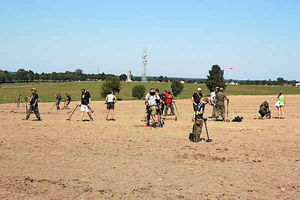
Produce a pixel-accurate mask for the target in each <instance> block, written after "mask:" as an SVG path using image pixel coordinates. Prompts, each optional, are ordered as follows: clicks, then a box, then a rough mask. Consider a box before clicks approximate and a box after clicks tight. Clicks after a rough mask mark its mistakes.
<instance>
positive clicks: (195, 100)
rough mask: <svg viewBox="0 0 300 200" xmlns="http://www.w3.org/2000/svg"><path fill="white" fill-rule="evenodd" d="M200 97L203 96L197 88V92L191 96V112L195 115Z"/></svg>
mask: <svg viewBox="0 0 300 200" xmlns="http://www.w3.org/2000/svg"><path fill="white" fill-rule="evenodd" d="M202 97H203V95H202V92H201V88H198V89H197V91H196V92H195V93H194V94H193V96H192V103H193V110H194V112H195V115H196V112H197V110H198V105H199V104H200V102H201V99H202Z"/></svg>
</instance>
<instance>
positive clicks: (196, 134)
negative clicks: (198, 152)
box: [189, 124, 201, 142]
mask: <svg viewBox="0 0 300 200" xmlns="http://www.w3.org/2000/svg"><path fill="white" fill-rule="evenodd" d="M199 128H200V127H199V126H198V125H196V124H194V125H193V132H192V133H190V135H189V139H190V141H191V142H200V141H201V139H200V133H201V132H200V131H199V130H198V129H199Z"/></svg>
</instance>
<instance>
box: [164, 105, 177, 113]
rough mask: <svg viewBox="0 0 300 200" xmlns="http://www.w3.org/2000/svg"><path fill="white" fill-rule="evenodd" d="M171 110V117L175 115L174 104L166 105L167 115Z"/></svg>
mask: <svg viewBox="0 0 300 200" xmlns="http://www.w3.org/2000/svg"><path fill="white" fill-rule="evenodd" d="M169 108H170V109H171V115H175V112H174V105H173V103H166V108H165V115H168V110H169Z"/></svg>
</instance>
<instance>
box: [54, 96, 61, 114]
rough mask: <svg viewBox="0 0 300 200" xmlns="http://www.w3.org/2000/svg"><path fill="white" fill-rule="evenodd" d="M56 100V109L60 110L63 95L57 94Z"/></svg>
mask: <svg viewBox="0 0 300 200" xmlns="http://www.w3.org/2000/svg"><path fill="white" fill-rule="evenodd" d="M55 98H56V109H57V110H60V106H59V105H60V101H61V99H62V97H61V95H60V94H59V93H56V95H55Z"/></svg>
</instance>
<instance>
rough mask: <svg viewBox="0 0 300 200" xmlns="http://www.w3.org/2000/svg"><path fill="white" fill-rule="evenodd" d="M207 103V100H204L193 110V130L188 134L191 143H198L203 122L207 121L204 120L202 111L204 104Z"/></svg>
mask: <svg viewBox="0 0 300 200" xmlns="http://www.w3.org/2000/svg"><path fill="white" fill-rule="evenodd" d="M208 103H209V100H208V98H204V99H203V100H202V101H201V102H200V103H199V104H198V106H197V108H195V118H194V119H193V122H194V124H193V130H192V133H191V134H190V138H189V139H190V140H191V141H192V142H199V141H200V134H201V132H202V127H203V121H206V120H207V119H206V118H204V111H205V106H206V104H208Z"/></svg>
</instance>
